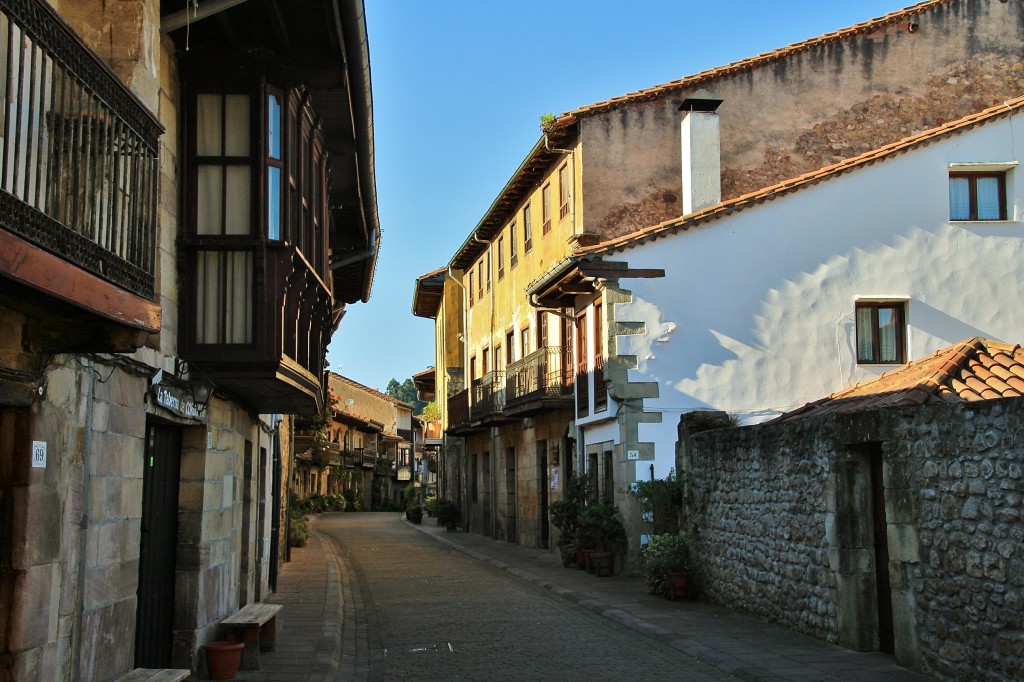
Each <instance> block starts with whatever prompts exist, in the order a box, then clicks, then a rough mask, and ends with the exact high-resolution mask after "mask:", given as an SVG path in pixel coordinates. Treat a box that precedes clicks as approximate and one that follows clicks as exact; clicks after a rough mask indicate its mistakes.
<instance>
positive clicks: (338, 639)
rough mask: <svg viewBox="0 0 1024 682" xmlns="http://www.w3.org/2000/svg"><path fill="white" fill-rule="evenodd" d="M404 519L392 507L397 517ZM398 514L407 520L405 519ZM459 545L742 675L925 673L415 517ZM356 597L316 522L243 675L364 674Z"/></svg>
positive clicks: (282, 580)
mask: <svg viewBox="0 0 1024 682" xmlns="http://www.w3.org/2000/svg"><path fill="white" fill-rule="evenodd" d="M397 522H398V519H397V515H396V523H397ZM401 522H402V523H407V522H406V521H404V520H402V521H401ZM410 525H411V527H412V528H415V529H416V530H418V531H419V532H421V533H424V534H426V535H427V536H429V537H432V538H433V539H435V540H436V541H438V542H440V543H443V544H445V545H447V546H448V547H451V548H453V549H456V550H458V551H461V552H464V553H465V554H467V555H469V556H471V557H473V558H475V559H477V560H479V561H482V562H485V563H487V564H489V565H491V566H494V567H496V568H499V569H502V570H505V571H508V572H509V573H510V574H511V575H514V576H516V577H517V578H519V579H522V580H526V581H528V582H531V583H533V584H535V585H538V586H540V587H542V588H545V589H547V590H549V591H551V592H552V593H554V594H556V595H558V596H559V597H561V598H563V599H567V600H569V601H572V602H575V603H576V604H578V605H580V606H581V607H583V608H587V609H590V610H591V611H593V612H595V613H598V614H600V615H602V616H604V617H605V618H608V619H610V620H613V621H615V622H617V623H620V624H622V625H624V626H626V627H629V628H632V629H634V630H636V631H638V632H641V633H643V634H645V635H647V636H649V637H652V638H655V639H658V640H660V641H662V642H664V643H665V644H668V645H669V646H672V647H674V648H676V649H678V650H680V651H683V652H685V653H687V654H689V655H691V656H693V657H695V658H697V659H698V660H700V661H701V662H704V663H707V664H710V665H712V666H714V667H716V668H718V669H719V670H722V671H723V672H727V673H730V674H732V675H734V676H736V677H738V678H740V679H744V680H844V681H845V680H872V681H874V680H901V681H902V680H925V679H928V678H926V677H924V676H921V675H917V674H915V673H912V672H910V671H908V670H905V669H903V668H900V667H898V666H897V665H896V664H895V659H894V658H893V657H892V656H888V655H886V654H881V653H857V652H853V651H848V650H846V649H842V648H839V647H836V646H833V645H831V644H828V643H825V642H822V641H819V640H817V639H814V638H811V637H807V636H805V635H802V634H799V633H796V632H794V631H791V630H788V629H786V628H782V627H779V626H775V625H770V624H767V623H764V622H761V621H759V620H757V619H755V618H752V617H749V616H745V615H743V614H740V613H737V612H734V611H730V610H728V609H724V608H722V607H719V606H715V605H713V604H709V603H706V602H700V601H696V602H671V601H668V600H666V599H662V598H659V597H655V596H652V595H649V594H647V593H646V591H645V588H644V584H643V581H642V579H639V578H626V577H622V576H613V577H609V578H598V577H596V576H593V575H590V574H587V573H586V572H584V571H580V570H576V569H567V568H563V567H562V565H561V562H560V560H559V558H558V556H557V555H556V554H553V553H550V552H547V551H544V550H535V549H528V548H524V547H518V546H516V545H512V544H509V543H505V542H499V541H496V540H492V539H490V538H485V537H482V536H479V535H475V534H472V533H464V532H461V531H460V532H454V533H448V532H445V530H444V529H443V528H438V527H437V526H436V525H435V523H434V520H433V519H426V518H425V519H424V522H423V524H421V525H418V526H417V525H412V524H410ZM357 598H358V590H353V589H352V585H351V580H350V579H349V577H348V576H347V575H346V571H345V567H344V562H342V561H341V560H340V558H339V557H337V556H335V555H334V552H333V550H332V549H331V543H330V542H327V541H325V540H324V539H323V537H322V536H320V535H319V534H318V533H317V532H316V524H315V522H314V524H313V533H312V534H311V537H310V543H309V545H308V546H307V547H305V548H296V549H293V550H292V561H291V562H290V563H288V564H286V565H285V566H284V568H283V570H282V571H281V574H280V575H279V577H278V592H277V593H276V594H274V595H272V597H271V598H270V599H269V600H268V601H270V602H273V603H278V604H283V605H284V608H283V609H282V611H281V614H280V615H279V616H278V646H277V651H276V652H274V653H265V654H264V655H263V667H262V669H261V670H260V671H258V672H256V671H242V672H239V674H238V677H237V678H236V679H240V680H273V681H275V682H288V681H291V680H305V681H319V680H335V679H346V680H350V679H363V678H364V677H365V674H364V673H365V671H361V670H355V669H354V667H353V665H352V660H351V658H350V657H349V656H348V654H347V652H349V651H351V650H352V649H353V646H354V645H353V643H354V641H355V640H356V639H358V638H359V637H360V636H361V637H363V638H365V637H366V632H365V627H364V628H363V630H362V631H361V630H360V627H359V624H358V623H355V622H353V620H354V619H352V618H346V615H350V614H346V613H345V612H344V611H345V609H344V607H343V605H344V604H345V603H352V602H351V600H352V599H357Z"/></svg>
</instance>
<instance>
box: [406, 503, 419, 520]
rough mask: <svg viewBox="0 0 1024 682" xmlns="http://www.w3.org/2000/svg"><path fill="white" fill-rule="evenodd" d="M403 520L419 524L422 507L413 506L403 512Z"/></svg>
mask: <svg viewBox="0 0 1024 682" xmlns="http://www.w3.org/2000/svg"><path fill="white" fill-rule="evenodd" d="M405 518H407V519H409V520H410V521H412V522H413V523H420V522H421V521H422V520H423V507H421V506H419V505H418V504H414V505H412V506H410V507H407V508H406V510H405Z"/></svg>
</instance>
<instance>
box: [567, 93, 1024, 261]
mask: <svg viewBox="0 0 1024 682" xmlns="http://www.w3.org/2000/svg"><path fill="white" fill-rule="evenodd" d="M1021 108H1024V97H1016V98H1014V99H1011V100H1008V101H1006V102H1003V103H1002V104H997V105H996V106H994V107H989V108H988V109H984V110H982V111H979V112H976V113H974V114H970V115H968V116H965V117H963V118H961V119H959V120H956V121H950V122H949V123H945V124H943V125H940V126H938V127H936V128H932V129H931V130H926V131H924V132H922V133H919V134H917V135H911V136H910V137H906V138H904V139H902V140H898V141H896V142H893V143H891V144H887V145H884V146H882V147H879V148H878V149H873V150H871V151H869V152H865V153H864V154H860V155H859V156H853V157H850V158H848V159H843V160H842V161H840V162H839V163H835V164H832V165H831V166H825V167H824V168H819V169H818V170H815V171H811V172H810V173H805V174H803V175H799V176H797V177H795V178H790V179H789V180H783V181H782V182H780V183H778V184H775V185H770V186H768V187H764V188H762V189H759V190H757V191H755V192H751V193H749V194H744V195H743V196H740V197H736V198H735V199H730V200H729V201H725V202H722V203H719V204H715V205H714V206H709V207H707V208H704V209H702V210H700V211H697V212H695V213H690V214H688V215H684V216H681V217H679V218H673V219H671V220H666V221H665V222H663V223H659V224H657V225H652V226H651V227H648V228H645V229H642V230H639V231H637V232H633V233H631V234H628V235H624V236H622V237H616V238H615V239H610V240H608V241H604V242H601V243H599V244H595V245H594V246H591V247H588V248H584V249H580V250H579V251H577V252H576V253H577V255H578V256H584V257H585V256H602V255H606V254H610V253H617V252H620V251H624V250H626V249H629V248H633V247H635V246H639V245H640V244H644V243H647V242H650V241H654V240H656V239H659V238H660V237H665V236H668V235H670V234H675V233H676V232H683V231H686V230H689V229H690V228H691V227H697V226H698V225H702V224H704V223H709V222H711V221H714V220H718V219H719V218H723V217H725V216H729V215H732V214H733V213H737V212H739V211H742V210H744V209H746V208H750V207H752V206H756V205H758V204H763V203H765V202H767V201H772V200H774V199H777V198H779V197H782V196H786V195H787V194H791V193H793V192H796V191H797V190H800V189H804V188H806V187H810V186H812V185H816V184H818V183H819V182H824V181H827V180H831V179H833V178H836V177H839V176H840V175H843V174H844V173H848V172H850V171H853V170H857V169H860V168H863V167H866V166H871V165H873V164H875V163H878V162H880V161H885V160H886V159H889V158H892V157H894V156H898V155H900V154H905V153H907V152H909V151H911V150H913V149H916V148H917V147H922V146H926V145H929V144H931V143H932V142H936V141H938V140H943V139H946V138H947V137H952V136H953V135H959V134H960V133H963V132H966V131H968V130H970V129H972V128H974V127H975V126H978V125H984V124H985V123H989V122H991V121H994V120H997V119H1001V118H1005V117H1006V116H1010V115H1012V114H1015V113H1017V112H1018V111H1020V109H1021Z"/></svg>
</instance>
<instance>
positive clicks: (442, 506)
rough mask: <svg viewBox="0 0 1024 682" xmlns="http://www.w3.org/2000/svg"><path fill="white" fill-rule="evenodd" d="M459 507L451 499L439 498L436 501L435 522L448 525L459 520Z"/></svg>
mask: <svg viewBox="0 0 1024 682" xmlns="http://www.w3.org/2000/svg"><path fill="white" fill-rule="evenodd" d="M460 516H461V513H460V512H459V507H458V505H457V504H455V503H454V502H452V501H451V500H441V501H440V502H438V503H437V522H438V523H439V524H442V525H445V526H447V525H449V524H454V523H458V522H459V517H460Z"/></svg>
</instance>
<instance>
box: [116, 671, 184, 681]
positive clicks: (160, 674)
mask: <svg viewBox="0 0 1024 682" xmlns="http://www.w3.org/2000/svg"><path fill="white" fill-rule="evenodd" d="M190 673H191V671H189V670H185V669H183V668H164V669H160V668H136V669H135V670H132V671H131V672H128V673H125V674H124V675H121V677H118V678H115V680H114V682H181V681H182V680H184V679H185V678H186V677H188V676H189V674H190Z"/></svg>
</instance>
